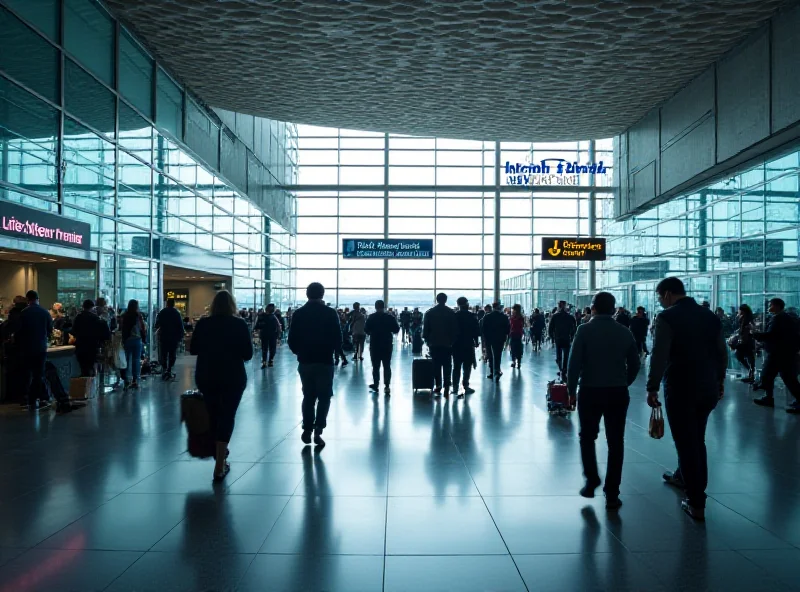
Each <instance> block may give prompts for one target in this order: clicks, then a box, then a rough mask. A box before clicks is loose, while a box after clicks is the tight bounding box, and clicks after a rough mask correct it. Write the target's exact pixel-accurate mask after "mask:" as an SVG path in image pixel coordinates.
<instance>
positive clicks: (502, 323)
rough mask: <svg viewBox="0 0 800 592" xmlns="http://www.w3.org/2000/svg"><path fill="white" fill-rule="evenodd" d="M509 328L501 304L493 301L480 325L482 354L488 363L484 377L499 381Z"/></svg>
mask: <svg viewBox="0 0 800 592" xmlns="http://www.w3.org/2000/svg"><path fill="white" fill-rule="evenodd" d="M510 330H511V324H510V322H509V320H508V317H507V316H506V314H505V313H504V312H503V307H502V305H501V304H500V303H499V302H495V303H494V304H492V311H491V312H489V313H487V314H486V316H484V317H483V323H482V326H481V336H482V338H483V349H484V355H485V357H486V360H487V361H488V363H489V374H488V376H487V377H486V378H489V379H494V380H496V381H497V382H500V377H501V376H502V375H503V372H502V371H501V370H500V364H501V362H502V358H503V348H504V347H505V344H506V340H507V339H508V333H509V331H510Z"/></svg>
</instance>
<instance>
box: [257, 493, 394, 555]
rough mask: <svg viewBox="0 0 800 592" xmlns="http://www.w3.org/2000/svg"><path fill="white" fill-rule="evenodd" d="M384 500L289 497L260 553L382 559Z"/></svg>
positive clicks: (384, 518) (377, 498)
mask: <svg viewBox="0 0 800 592" xmlns="http://www.w3.org/2000/svg"><path fill="white" fill-rule="evenodd" d="M385 520H386V498H383V497H360V498H359V497H311V496H308V497H293V498H292V499H291V500H290V501H289V504H288V505H287V506H286V508H285V509H284V510H283V513H282V514H281V516H280V518H279V519H278V522H277V523H276V524H275V526H274V527H273V529H272V532H270V534H269V536H268V537H267V540H266V542H265V543H264V546H263V547H262V548H261V551H260V552H261V553H295V554H305V555H338V554H344V555H383V549H384V534H385V531H386V522H385Z"/></svg>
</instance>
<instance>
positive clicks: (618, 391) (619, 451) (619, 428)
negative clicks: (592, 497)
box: [578, 387, 631, 497]
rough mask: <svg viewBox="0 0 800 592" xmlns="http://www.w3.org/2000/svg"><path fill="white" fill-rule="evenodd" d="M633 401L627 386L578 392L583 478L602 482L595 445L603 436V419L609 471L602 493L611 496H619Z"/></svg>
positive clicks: (593, 481)
mask: <svg viewBox="0 0 800 592" xmlns="http://www.w3.org/2000/svg"><path fill="white" fill-rule="evenodd" d="M630 401H631V398H630V395H629V394H628V389H627V388H626V387H609V388H589V387H587V388H581V390H580V392H579V393H578V419H579V420H580V424H581V432H580V444H581V461H582V462H583V475H584V476H585V477H586V481H587V482H589V483H600V474H599V473H598V471H597V455H596V454H595V448H594V442H595V440H597V435H598V434H599V433H600V418H603V422H604V424H605V428H606V442H607V443H608V468H607V469H606V484H605V487H604V488H603V491H604V492H605V493H606V495H608V496H609V497H616V496H618V495H619V485H620V483H621V482H622V462H623V460H624V458H625V418H626V417H627V415H628V404H629V403H630Z"/></svg>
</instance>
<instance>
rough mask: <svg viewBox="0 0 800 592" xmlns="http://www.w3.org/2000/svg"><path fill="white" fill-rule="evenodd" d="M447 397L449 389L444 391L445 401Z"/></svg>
mask: <svg viewBox="0 0 800 592" xmlns="http://www.w3.org/2000/svg"><path fill="white" fill-rule="evenodd" d="M449 396H450V389H447V388H446V389H444V398H445V399H446V398H447V397H449Z"/></svg>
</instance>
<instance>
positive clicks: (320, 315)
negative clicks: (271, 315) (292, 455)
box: [288, 282, 342, 446]
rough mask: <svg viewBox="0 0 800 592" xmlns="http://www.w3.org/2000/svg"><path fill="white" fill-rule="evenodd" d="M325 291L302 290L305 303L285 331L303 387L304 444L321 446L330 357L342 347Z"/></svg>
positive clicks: (330, 392)
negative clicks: (304, 294)
mask: <svg viewBox="0 0 800 592" xmlns="http://www.w3.org/2000/svg"><path fill="white" fill-rule="evenodd" d="M323 296H325V287H324V286H323V285H322V284H320V283H318V282H313V283H311V284H309V285H308V288H306V297H307V298H308V302H306V303H305V304H304V305H303V306H301V307H300V308H298V309H297V310H295V311H294V315H292V327H291V329H290V331H289V338H288V342H289V349H290V350H291V351H292V353H294V354H295V355H296V356H297V372H298V374H299V375H300V383H301V384H302V387H303V406H302V410H303V433H302V434H301V436H300V439H301V440H302V441H303V443H304V444H311V434H312V432H313V434H314V444H316V445H317V446H325V441H324V440H323V439H322V432H323V430H324V429H325V427H326V426H327V425H328V423H327V419H328V411H329V410H330V407H331V397H332V396H333V368H334V365H333V355H334V353H335V352H336V351H337V350H340V349H341V347H342V330H341V327H340V326H339V317H338V315H337V314H336V311H335V310H334V309H333V308H330V307H328V306H325V303H324V302H323V300H322V298H323Z"/></svg>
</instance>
